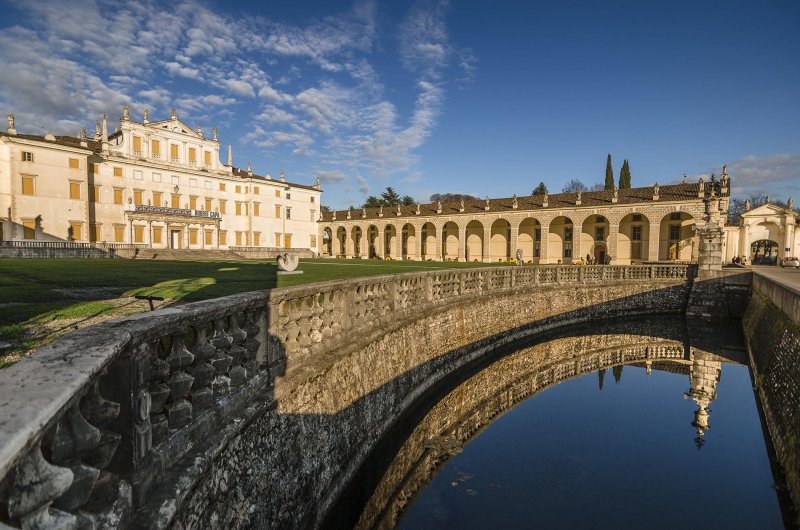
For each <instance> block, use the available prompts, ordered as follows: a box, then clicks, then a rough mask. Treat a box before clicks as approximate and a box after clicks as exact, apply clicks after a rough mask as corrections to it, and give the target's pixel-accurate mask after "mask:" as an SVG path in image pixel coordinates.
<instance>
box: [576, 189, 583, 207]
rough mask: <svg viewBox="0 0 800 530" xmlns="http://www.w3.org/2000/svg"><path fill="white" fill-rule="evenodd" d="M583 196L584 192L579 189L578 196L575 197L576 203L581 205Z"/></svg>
mask: <svg viewBox="0 0 800 530" xmlns="http://www.w3.org/2000/svg"><path fill="white" fill-rule="evenodd" d="M582 196H583V192H582V191H580V190H578V196H577V197H576V198H575V205H576V206H577V205H579V204H580V203H581V197H582Z"/></svg>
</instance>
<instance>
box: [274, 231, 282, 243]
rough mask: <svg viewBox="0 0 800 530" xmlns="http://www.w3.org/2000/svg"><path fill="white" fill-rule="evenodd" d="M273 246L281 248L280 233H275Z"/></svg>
mask: <svg viewBox="0 0 800 530" xmlns="http://www.w3.org/2000/svg"><path fill="white" fill-rule="evenodd" d="M275 246H276V247H279V246H281V234H280V232H275Z"/></svg>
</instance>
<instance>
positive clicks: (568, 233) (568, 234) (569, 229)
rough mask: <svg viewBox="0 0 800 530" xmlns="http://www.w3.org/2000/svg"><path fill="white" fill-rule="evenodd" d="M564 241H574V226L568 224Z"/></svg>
mask: <svg viewBox="0 0 800 530" xmlns="http://www.w3.org/2000/svg"><path fill="white" fill-rule="evenodd" d="M564 241H572V227H571V226H568V227H565V228H564Z"/></svg>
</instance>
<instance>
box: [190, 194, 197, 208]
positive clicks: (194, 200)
mask: <svg viewBox="0 0 800 530" xmlns="http://www.w3.org/2000/svg"><path fill="white" fill-rule="evenodd" d="M189 209H190V210H197V195H190V196H189Z"/></svg>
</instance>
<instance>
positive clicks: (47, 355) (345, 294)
mask: <svg viewBox="0 0 800 530" xmlns="http://www.w3.org/2000/svg"><path fill="white" fill-rule="evenodd" d="M693 274H694V269H693V268H692V267H691V266H687V265H652V266H554V267H502V268H500V267H497V268H486V269H463V270H438V271H432V272H424V273H414V274H403V275H393V276H377V277H370V278H364V279H355V280H348V281H334V282H326V283H320V284H312V285H305V286H299V287H290V288H280V289H273V290H272V291H264V292H254V293H245V294H240V295H234V296H228V297H224V298H219V299H214V300H208V301H204V302H196V303H191V304H186V305H182V306H180V307H177V308H167V309H162V310H159V311H155V312H151V313H145V314H139V315H135V316H131V317H126V318H121V319H117V320H112V321H108V322H104V323H101V324H97V325H94V326H90V327H87V328H84V329H80V330H76V331H73V332H72V333H70V334H68V335H66V336H64V337H62V338H60V339H59V340H57V341H55V342H54V343H52V344H50V345H48V346H45V347H43V348H42V349H40V350H39V351H37V352H36V353H34V354H33V355H32V356H31V357H30V358H28V359H25V360H23V361H21V362H19V363H17V364H15V365H13V366H11V367H9V368H7V369H5V370H2V371H0V404H2V410H3V414H2V416H0V523H2V524H5V525H9V526H11V527H13V528H26V529H27V528H92V527H94V528H102V527H123V528H124V527H130V526H141V525H146V526H149V527H163V526H169V525H171V524H172V523H171V521H172V518H173V516H174V515H175V513H177V511H179V510H180V509H181V502H182V501H183V500H184V499H185V498H186V497H187V496H188V495H189V494H190V493H191V490H192V485H193V484H196V483H197V482H199V481H200V480H202V479H203V477H202V473H201V471H199V470H200V469H201V466H200V465H199V464H198V458H197V457H196V450H197V449H198V448H199V447H201V446H208V445H209V444H211V445H213V444H217V445H219V446H222V445H224V444H225V443H226V442H225V441H226V440H229V439H230V437H231V436H233V434H232V433H233V432H234V431H235V429H237V428H240V427H239V426H241V425H246V424H247V418H248V417H251V418H252V417H255V416H254V415H257V414H264V410H269V409H270V406H271V405H269V403H275V402H276V401H278V400H279V398H280V395H282V394H281V392H283V393H284V394H285V393H286V392H290V391H291V382H292V381H300V380H303V381H307V380H309V379H310V378H312V377H314V376H315V374H316V373H317V372H316V370H318V365H317V364H315V363H316V362H317V360H318V359H322V358H325V357H326V355H330V354H333V353H336V352H337V351H338V350H339V349H340V348H341V347H342V345H343V344H347V343H352V342H353V340H354V339H353V337H355V336H359V335H369V334H372V335H375V336H378V335H380V334H381V333H383V332H384V331H383V325H388V324H389V323H394V324H395V325H397V323H398V322H403V321H404V320H405V321H409V320H413V319H414V318H418V316H419V315H422V314H424V313H426V312H427V313H430V311H436V310H439V308H442V309H445V308H448V307H450V306H451V305H452V304H456V303H463V302H464V301H465V300H469V299H473V298H474V299H475V300H480V299H489V297H494V296H498V295H506V296H507V295H509V294H510V293H514V292H517V290H520V289H522V290H525V291H531V290H536V288H537V287H539V286H541V287H547V288H553V287H557V286H560V285H563V286H565V288H566V287H570V288H574V287H576V286H580V285H584V286H591V285H597V286H601V285H603V284H604V283H608V284H612V283H613V284H615V285H618V284H634V283H638V284H640V285H642V286H643V289H644V288H645V286H649V285H650V284H651V283H653V282H661V284H662V285H663V284H664V282H665V281H667V282H673V283H677V284H680V283H685V282H687V281H689V280H690V279H691V276H692V275H693ZM287 361H289V362H287ZM278 376H282V377H281V380H283V381H284V383H282V385H283V386H284V388H283V389H282V390H281V391H280V392H278V391H277V390H274V389H275V384H274V383H275V379H276V377H278ZM299 378H302V379H299ZM273 406H274V405H273ZM226 437H227V438H226ZM220 450H221V447H220V448H218V449H217V453H218V452H219V451H220ZM217 453H215V454H217ZM165 499H168V500H165ZM2 524H0V526H2Z"/></svg>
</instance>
